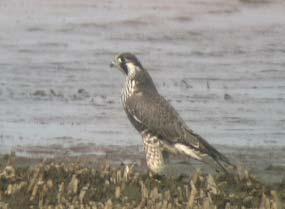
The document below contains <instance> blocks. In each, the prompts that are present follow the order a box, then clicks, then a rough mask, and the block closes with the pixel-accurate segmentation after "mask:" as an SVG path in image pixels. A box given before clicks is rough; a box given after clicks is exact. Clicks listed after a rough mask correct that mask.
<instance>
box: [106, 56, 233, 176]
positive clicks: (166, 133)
mask: <svg viewBox="0 0 285 209" xmlns="http://www.w3.org/2000/svg"><path fill="white" fill-rule="evenodd" d="M111 65H112V66H116V67H117V68H118V69H119V70H121V71H122V72H123V73H124V74H125V75H126V82H125V87H124V88H123V90H122V103H123V106H124V109H125V111H126V113H127V116H128V118H129V120H130V121H131V123H132V124H133V126H134V127H135V128H136V129H137V130H138V132H139V133H140V134H141V135H142V138H143V141H144V147H145V152H146V158H147V165H148V167H149V168H150V170H151V171H152V172H154V173H158V174H160V173H162V172H163V169H164V167H165V166H166V164H167V161H168V158H167V157H168V154H169V153H171V154H181V155H184V156H188V157H191V158H193V159H196V160H199V161H202V162H205V163H208V164H210V165H214V166H215V167H217V168H219V169H222V170H224V171H227V169H226V165H231V163H230V162H229V160H228V159H227V158H226V157H225V156H224V155H222V154H221V153H220V152H218V151H217V150H216V149H215V148H214V147H212V146H211V145H210V144H209V143H208V142H207V141H206V140H205V139H203V138H202V137H201V136H199V135H197V134H196V133H194V132H193V131H192V130H191V129H189V128H188V126H187V125H186V124H185V122H184V121H183V120H182V119H181V118H180V116H179V114H178V113H177V112H176V111H175V109H174V108H173V107H172V106H171V105H170V103H169V102H168V101H167V100H165V98H164V97H162V96H161V95H160V94H159V93H158V91H157V89H156V87H155V85H154V83H153V81H152V79H151V77H150V75H149V74H148V72H147V71H146V70H145V69H144V68H143V66H142V65H141V63H140V62H139V60H138V59H137V58H136V57H135V56H134V55H133V54H131V53H121V54H119V55H117V56H116V57H115V60H114V61H113V62H112V64H111Z"/></svg>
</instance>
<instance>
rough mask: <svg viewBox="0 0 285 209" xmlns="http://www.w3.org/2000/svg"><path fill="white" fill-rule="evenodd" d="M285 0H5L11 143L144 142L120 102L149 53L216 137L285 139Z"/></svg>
mask: <svg viewBox="0 0 285 209" xmlns="http://www.w3.org/2000/svg"><path fill="white" fill-rule="evenodd" d="M284 11H285V4H284V3H282V1H258V0H255V1H254V0H249V1H245V0H244V1H234V0H231V1H226V0H215V1H213V0H206V1H203V2H201V1H193V0H191V1H186V0H181V1H175V3H174V2H165V1H162V0H160V1H144V2H139V3H138V2H133V1H130V0H128V1H115V0H109V1H100V2H99V1H91V0H86V1H79V0H70V1H54V0H52V1H43V0H40V1H36V0H20V1H19V0H17V1H16V0H9V1H8V0H4V1H1V3H0V26H1V32H0V54H1V56H0V71H1V77H0V143H1V147H0V152H7V151H9V150H10V149H14V148H15V147H16V146H19V145H20V146H30V145H43V146H45V145H53V144H58V145H61V146H63V147H69V146H74V145H77V144H88V143H96V144H98V145H108V144H112V145H136V144H141V139H140V137H139V135H138V134H137V133H136V132H135V130H134V129H133V128H132V127H131V125H130V123H129V122H128V120H127V118H126V116H125V113H124V112H123V109H122V107H121V103H120V91H121V90H120V89H121V87H122V84H123V80H124V78H123V75H121V74H120V72H117V71H116V70H114V69H110V68H109V66H108V65H109V63H110V61H111V60H112V58H113V56H114V55H115V54H116V53H118V52H122V51H131V52H134V53H136V54H137V55H138V57H139V58H140V59H141V61H142V63H143V64H144V66H145V67H146V68H147V69H149V72H150V74H151V75H152V76H153V79H154V80H155V83H156V84H157V86H158V89H159V90H160V92H161V93H162V94H163V95H165V96H166V97H167V98H168V99H169V100H170V101H171V103H172V104H173V105H174V106H175V108H176V109H177V110H178V112H179V113H181V115H182V117H183V118H184V119H185V120H186V121H187V123H188V124H189V126H190V127H191V128H192V129H193V130H195V131H196V132H197V133H199V134H200V135H202V136H204V137H205V138H207V139H208V141H209V142H210V143H213V144H225V145H247V146H256V145H268V144H270V145H276V146H280V145H282V146H284V145H285V140H284V136H285V131H284V128H285V108H284V105H285V69H284V68H285V38H284V37H285V15H284Z"/></svg>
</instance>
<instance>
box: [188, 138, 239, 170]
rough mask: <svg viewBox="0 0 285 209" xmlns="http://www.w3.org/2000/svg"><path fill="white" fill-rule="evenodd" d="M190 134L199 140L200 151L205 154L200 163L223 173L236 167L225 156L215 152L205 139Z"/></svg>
mask: <svg viewBox="0 0 285 209" xmlns="http://www.w3.org/2000/svg"><path fill="white" fill-rule="evenodd" d="M191 134H192V135H194V136H195V137H196V138H197V139H198V140H199V142H200V144H201V151H202V152H203V153H205V154H206V156H204V157H203V158H202V160H201V161H202V162H205V163H207V164H208V165H210V166H212V167H213V166H214V167H215V168H218V169H219V170H222V171H224V172H225V173H229V172H230V169H234V168H236V166H235V165H233V164H232V163H231V162H230V160H229V159H228V158H227V157H226V156H225V155H223V154H222V153H220V152H219V151H218V150H216V149H215V148H214V147H213V146H211V145H210V144H209V143H208V142H207V141H206V140H205V139H203V138H202V137H201V136H199V135H197V134H194V133H191ZM229 168H230V169H229Z"/></svg>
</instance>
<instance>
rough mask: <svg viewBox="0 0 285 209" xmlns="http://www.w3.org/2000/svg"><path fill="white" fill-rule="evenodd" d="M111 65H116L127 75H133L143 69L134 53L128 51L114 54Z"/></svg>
mask: <svg viewBox="0 0 285 209" xmlns="http://www.w3.org/2000/svg"><path fill="white" fill-rule="evenodd" d="M110 66H111V67H117V68H118V69H119V70H120V71H121V72H123V73H124V74H125V75H127V76H134V75H135V74H136V73H138V72H140V71H141V70H143V67H142V65H141V63H140V61H139V60H138V59H137V58H136V56H135V55H133V54H132V53H129V52H125V53H121V54H118V55H116V56H115V59H114V61H112V62H111V64H110Z"/></svg>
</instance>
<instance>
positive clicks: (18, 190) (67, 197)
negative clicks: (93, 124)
mask: <svg viewBox="0 0 285 209" xmlns="http://www.w3.org/2000/svg"><path fill="white" fill-rule="evenodd" d="M11 159H12V157H10V160H8V162H7V163H5V164H4V163H2V164H3V165H2V168H1V174H0V208H13V209H16V208H19V209H20V208H21V209H25V208H48V209H53V208H56V209H63V208H80V209H84V208H86V209H87V208H88V209H94V208H96V209H111V208H130V209H133V208H138V209H139V208H155V209H156V208H162V209H168V208H169V209H170V208H194V209H195V208H197V209H200V208H201V209H202V208H203V209H212V208H213V209H214V208H217V209H220V208H226V209H231V208H259V209H270V208H272V209H279V208H284V203H282V202H284V199H285V184H283V186H282V185H278V186H276V187H275V188H274V189H273V188H272V187H271V188H270V187H268V186H265V185H264V184H262V183H260V182H259V181H257V180H256V178H255V177H253V176H251V175H250V174H249V173H248V172H247V171H246V170H243V169H238V170H237V173H236V174H235V175H233V176H231V177H229V176H225V175H217V176H212V175H210V174H203V173H200V172H195V173H194V174H192V176H191V177H181V178H179V179H177V178H176V179H175V178H167V177H161V178H153V177H149V175H148V174H143V173H142V172H138V171H137V169H136V168H135V166H133V165H121V166H110V165H109V164H108V163H106V162H101V163H96V164H97V166H94V164H93V165H92V166H91V165H90V164H88V163H86V162H81V161H78V162H76V161H74V160H70V161H69V160H64V161H58V160H57V161H55V160H54V161H49V162H47V161H46V162H42V163H39V164H37V165H36V166H30V167H26V168H24V167H22V166H15V165H14V164H15V163H14V162H13V161H14V160H13V159H12V160H11ZM282 204H283V205H282Z"/></svg>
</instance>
